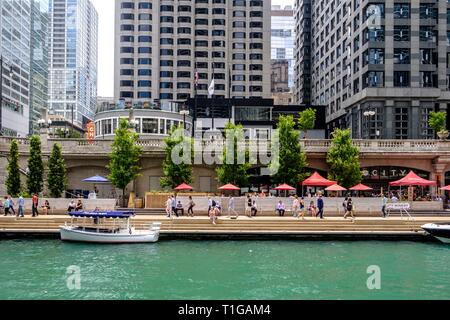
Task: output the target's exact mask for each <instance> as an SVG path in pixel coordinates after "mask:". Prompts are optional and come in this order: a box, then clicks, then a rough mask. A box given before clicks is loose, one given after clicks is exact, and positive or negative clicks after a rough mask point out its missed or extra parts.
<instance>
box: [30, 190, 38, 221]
mask: <svg viewBox="0 0 450 320" xmlns="http://www.w3.org/2000/svg"><path fill="white" fill-rule="evenodd" d="M31 202H32V206H31V215H32V216H33V217H37V216H38V215H39V212H38V206H39V198H38V196H37V194H33V197H32V198H31Z"/></svg>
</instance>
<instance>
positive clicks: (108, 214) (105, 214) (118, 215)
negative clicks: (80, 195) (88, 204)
mask: <svg viewBox="0 0 450 320" xmlns="http://www.w3.org/2000/svg"><path fill="white" fill-rule="evenodd" d="M69 215H70V216H71V217H73V218H112V219H128V218H131V217H133V216H135V213H134V212H131V211H100V212H69Z"/></svg>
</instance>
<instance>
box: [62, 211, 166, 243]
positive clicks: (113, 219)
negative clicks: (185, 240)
mask: <svg viewBox="0 0 450 320" xmlns="http://www.w3.org/2000/svg"><path fill="white" fill-rule="evenodd" d="M69 215H70V216H71V217H72V221H71V223H70V225H69V224H67V223H66V224H65V225H64V226H61V227H60V234H61V240H63V241H73V242H91V243H116V244H121V243H151V242H157V241H158V239H159V232H160V229H161V223H159V222H155V223H153V224H151V225H150V226H149V228H148V230H136V229H135V228H134V227H132V226H131V224H130V219H131V218H132V217H133V216H134V215H135V214H134V212H118V211H113V212H110V211H108V212H69ZM80 220H81V221H80Z"/></svg>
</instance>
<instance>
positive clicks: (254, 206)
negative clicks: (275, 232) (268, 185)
mask: <svg viewBox="0 0 450 320" xmlns="http://www.w3.org/2000/svg"><path fill="white" fill-rule="evenodd" d="M251 212H252V217H256V214H257V213H258V206H257V205H256V201H255V200H253V204H252V208H251Z"/></svg>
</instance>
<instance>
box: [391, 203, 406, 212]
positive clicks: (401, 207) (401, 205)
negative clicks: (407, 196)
mask: <svg viewBox="0 0 450 320" xmlns="http://www.w3.org/2000/svg"><path fill="white" fill-rule="evenodd" d="M386 209H387V210H400V211H402V210H406V211H407V210H409V209H411V205H410V204H409V203H408V202H398V203H388V204H387V205H386Z"/></svg>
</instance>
